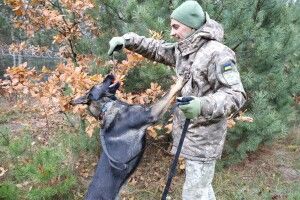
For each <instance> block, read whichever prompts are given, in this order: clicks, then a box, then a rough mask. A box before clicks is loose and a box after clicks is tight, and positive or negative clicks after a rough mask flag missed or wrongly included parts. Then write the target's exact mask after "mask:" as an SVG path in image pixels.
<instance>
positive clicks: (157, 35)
mask: <svg viewBox="0 0 300 200" xmlns="http://www.w3.org/2000/svg"><path fill="white" fill-rule="evenodd" d="M149 34H150V37H152V38H154V39H156V40H161V39H162V38H163V35H162V31H161V32H157V31H153V30H149Z"/></svg>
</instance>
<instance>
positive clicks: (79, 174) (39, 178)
mask: <svg viewBox="0 0 300 200" xmlns="http://www.w3.org/2000/svg"><path fill="white" fill-rule="evenodd" d="M71 120H76V117H75V118H74V116H73V118H72V117H71ZM0 133H1V134H0V156H1V161H0V199H5V200H6V199H7V200H8V199H14V197H15V196H14V195H16V194H20V199H43V198H44V199H83V197H84V193H85V191H86V188H87V186H88V184H89V182H90V180H91V178H92V176H93V173H94V169H95V166H96V162H97V159H98V155H99V152H100V151H101V149H99V146H98V142H97V134H96V133H95V135H94V136H93V137H92V138H89V137H88V136H87V135H84V134H82V133H79V131H78V127H71V126H70V124H69V123H68V122H67V120H66V118H65V116H64V115H62V114H58V115H55V116H50V117H48V118H45V117H41V115H40V114H39V112H37V111H35V110H30V109H20V108H17V107H13V106H12V105H10V103H9V102H5V101H2V102H1V106H0ZM24 141H26V142H27V143H24ZM147 141H148V143H147V147H146V151H145V155H144V157H143V160H142V161H141V163H140V166H139V167H138V169H137V170H136V172H135V173H134V174H133V175H132V176H131V178H130V179H129V180H128V183H127V184H126V185H125V186H124V187H123V189H122V192H121V197H122V198H121V199H123V200H134V199H136V200H140V199H147V200H148V199H150V200H151V199H153V200H154V199H160V196H161V193H162V190H163V188H164V186H165V183H166V178H167V175H168V171H169V167H170V164H171V161H172V159H173V156H172V155H170V154H169V148H170V145H169V144H170V143H169V140H168V137H164V138H160V139H158V140H153V139H150V138H149V139H148V140H147ZM41 152H42V153H43V152H46V153H45V154H42V153H41ZM47 152H48V153H49V155H47ZM41 155H42V156H41ZM45 155H46V156H47V157H46V159H45V158H44V157H45ZM53 155H55V156H56V157H53ZM43 156H44V157H43ZM36 158H37V159H36ZM41 160H42V161H41ZM53 163H56V165H54V164H53ZM31 168H33V169H36V170H33V171H32V169H31ZM22 170H25V171H24V173H25V174H21V173H20V172H23V171H22ZM26 170H27V171H26ZM47 170H48V171H47ZM35 171H37V172H39V173H35ZM45 174H46V175H45ZM68 177H74V179H69V178H68ZM183 182H184V161H183V160H181V161H180V163H179V166H178V170H177V174H176V176H175V177H174V178H173V182H172V183H173V184H172V187H171V190H170V196H171V199H174V200H175V199H178V200H179V199H181V188H182V185H183ZM1 184H2V185H1ZM5 184H6V185H10V186H9V187H7V188H10V189H5V187H4V186H3V185H5ZM60 184H61V185H60ZM213 185H214V189H215V193H216V197H217V199H220V200H232V199H233V200H234V199H236V200H238V199H276V200H279V199H280V200H281V199H295V200H300V189H299V188H300V129H299V128H297V127H294V128H293V129H292V130H291V132H290V134H289V135H288V136H287V137H285V138H281V139H278V140H276V141H274V142H273V143H272V144H269V145H265V146H262V147H260V149H259V150H258V151H257V152H255V153H252V154H249V156H248V157H247V158H246V159H245V160H244V161H243V162H241V163H238V164H234V165H231V166H229V167H227V168H222V169H221V168H220V167H219V166H217V171H216V174H215V178H214V182H213ZM55 186H59V187H63V188H64V190H65V191H61V190H59V189H58V188H56V187H55ZM1 187H2V188H1ZM14 188H15V189H14ZM53 188H54V189H53ZM35 189H36V190H35ZM50 189H51V190H50ZM1 192H2V193H4V192H6V193H7V194H1ZM10 192H11V194H10ZM14 192H15V193H14ZM34 192H35V193H34ZM5 195H6V196H5ZM41 195H44V196H43V197H41ZM10 197H11V198H10Z"/></svg>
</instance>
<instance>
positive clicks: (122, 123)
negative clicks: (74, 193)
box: [71, 74, 188, 200]
mask: <svg viewBox="0 0 300 200" xmlns="http://www.w3.org/2000/svg"><path fill="white" fill-rule="evenodd" d="M187 80H188V75H187V74H186V75H184V76H182V77H179V78H177V81H176V83H175V84H174V85H172V86H171V89H170V90H169V92H168V93H167V94H166V95H164V96H163V97H162V98H161V99H160V100H159V101H157V102H156V103H154V104H153V105H152V106H148V107H147V106H142V105H131V104H127V103H125V102H122V101H120V100H118V99H117V98H116V96H115V93H116V91H117V90H118V88H119V86H120V83H119V82H116V81H115V77H114V75H112V74H110V75H108V76H106V78H105V79H104V81H103V82H102V83H100V84H97V85H95V86H93V87H92V88H91V89H90V90H89V91H88V92H87V93H86V95H84V96H82V97H79V98H77V99H74V100H73V101H72V102H71V104H72V105H77V104H87V105H88V110H89V112H90V114H91V115H93V116H94V117H96V118H97V119H100V120H102V125H101V131H100V140H101V145H102V149H103V151H102V153H101V155H100V160H99V161H98V163H97V168H96V172H95V175H94V176H93V179H92V182H91V183H90V185H89V188H88V191H87V193H86V197H85V198H86V200H114V199H116V198H118V194H119V191H120V189H121V187H122V185H123V184H124V183H125V182H126V180H127V179H128V178H129V177H130V175H131V174H132V173H133V172H134V171H135V169H136V168H137V166H138V164H139V162H140V160H141V158H142V155H143V153H144V149H145V148H144V147H145V144H146V137H145V133H146V129H147V127H149V126H150V125H151V124H153V123H155V122H157V121H158V120H159V118H160V117H161V116H162V115H163V114H164V113H165V112H166V111H167V108H168V107H169V106H170V104H171V102H172V99H173V97H175V95H176V93H177V92H178V91H180V90H181V89H182V87H183V86H184V84H185V83H186V82H187Z"/></svg>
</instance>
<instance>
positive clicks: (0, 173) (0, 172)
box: [0, 167, 7, 177]
mask: <svg viewBox="0 0 300 200" xmlns="http://www.w3.org/2000/svg"><path fill="white" fill-rule="evenodd" d="M6 172H7V170H5V169H4V168H3V167H0V177H2V176H4V175H5V173H6Z"/></svg>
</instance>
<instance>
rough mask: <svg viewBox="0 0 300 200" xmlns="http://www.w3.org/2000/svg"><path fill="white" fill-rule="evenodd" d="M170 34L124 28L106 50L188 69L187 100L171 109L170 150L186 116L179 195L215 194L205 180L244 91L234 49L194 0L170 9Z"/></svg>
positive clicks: (199, 199) (204, 199)
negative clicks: (160, 37)
mask: <svg viewBox="0 0 300 200" xmlns="http://www.w3.org/2000/svg"><path fill="white" fill-rule="evenodd" d="M171 36H173V37H174V38H175V39H177V40H178V42H176V43H166V42H165V41H160V40H154V39H151V38H145V37H142V36H139V35H137V34H135V33H127V34H125V35H123V36H122V37H114V38H112V39H111V41H110V42H109V44H110V49H109V51H108V54H109V55H110V54H112V52H113V51H115V50H118V49H120V48H122V47H125V48H127V49H129V50H131V51H134V52H137V53H139V54H141V55H143V56H144V57H147V58H149V59H152V60H155V61H157V62H161V63H164V64H167V65H170V66H174V67H175V70H176V73H177V75H180V74H182V73H183V72H185V71H186V70H188V71H189V72H190V74H191V78H190V80H189V81H188V82H187V84H186V85H185V86H184V87H183V89H182V90H181V94H182V97H191V98H184V99H182V98H179V99H178V100H179V101H182V100H186V99H189V100H190V101H189V103H188V104H187V105H182V106H180V107H179V108H180V109H179V110H177V111H176V112H175V114H174V121H173V133H172V135H173V140H174V141H173V148H172V152H173V153H175V152H176V148H177V145H178V143H179V138H180V135H181V131H182V128H183V124H184V121H185V119H186V118H189V119H191V124H190V126H189V128H188V132H187V135H186V138H185V142H184V144H183V148H182V151H181V156H182V157H184V158H185V160H186V178H185V183H184V186H183V192H182V198H183V199H184V200H210V199H215V195H214V192H213V188H212V185H211V184H212V180H213V176H214V170H215V163H216V160H217V159H219V158H220V157H221V154H222V150H223V145H224V142H225V136H226V131H227V124H226V118H227V116H228V115H230V114H231V113H233V112H235V111H237V110H238V109H240V108H241V107H242V105H243V104H244V103H245V98H246V97H245V91H244V89H243V86H242V83H241V80H240V75H239V72H238V70H237V65H236V59H235V54H234V52H233V51H232V50H231V49H229V48H228V47H227V46H225V45H223V44H222V43H221V41H222V39H223V28H222V27H221V25H220V24H219V23H217V22H216V21H214V20H212V19H210V18H209V16H208V14H207V13H204V12H203V10H202V8H201V6H200V5H199V4H198V3H197V2H196V1H185V2H184V3H182V4H181V5H180V6H179V7H178V8H176V9H175V10H174V11H173V12H172V14H171Z"/></svg>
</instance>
